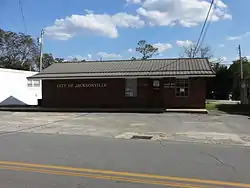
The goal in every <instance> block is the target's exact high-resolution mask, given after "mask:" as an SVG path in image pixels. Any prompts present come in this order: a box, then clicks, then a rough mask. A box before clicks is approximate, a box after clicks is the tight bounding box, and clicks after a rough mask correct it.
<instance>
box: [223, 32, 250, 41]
mask: <svg viewBox="0 0 250 188" xmlns="http://www.w3.org/2000/svg"><path fill="white" fill-rule="evenodd" d="M247 36H250V32H246V33H244V34H241V35H237V36H229V37H227V40H241V39H242V38H244V37H247Z"/></svg>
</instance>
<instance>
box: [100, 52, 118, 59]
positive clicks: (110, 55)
mask: <svg viewBox="0 0 250 188" xmlns="http://www.w3.org/2000/svg"><path fill="white" fill-rule="evenodd" d="M97 56H98V57H100V58H105V59H117V58H121V57H122V56H121V55H120V54H115V53H107V52H98V53H97Z"/></svg>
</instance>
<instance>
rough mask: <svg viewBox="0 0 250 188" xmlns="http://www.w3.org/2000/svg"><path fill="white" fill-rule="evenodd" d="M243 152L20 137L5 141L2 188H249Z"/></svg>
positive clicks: (249, 167)
mask: <svg viewBox="0 0 250 188" xmlns="http://www.w3.org/2000/svg"><path fill="white" fill-rule="evenodd" d="M249 174H250V150H249V149H248V148H246V147H240V146H223V145H204V144H187V143H180V142H169V141H168V142H167V141H165V142H159V141H145V140H119V139H112V138H101V137H90V136H69V135H55V134H51V135H46V134H32V133H19V134H15V135H9V136H6V135H5V136H4V135H2V136H1V135H0V187H3V188H34V187H36V188H85V187H88V188H89V187H93V188H96V187H105V188H112V187H122V188H124V187H133V188H134V187H135V188H137V187H138V188H140V187H141V188H142V187H146V188H147V187H197V188H198V187H199V188H204V187H206V188H207V187H250V178H249V177H250V176H249Z"/></svg>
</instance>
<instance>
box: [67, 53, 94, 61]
mask: <svg viewBox="0 0 250 188" xmlns="http://www.w3.org/2000/svg"><path fill="white" fill-rule="evenodd" d="M75 58H76V59H77V60H86V61H90V60H92V55H91V54H88V55H87V56H82V55H72V56H68V58H67V59H68V60H69V61H72V60H73V59H75Z"/></svg>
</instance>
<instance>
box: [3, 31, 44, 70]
mask: <svg viewBox="0 0 250 188" xmlns="http://www.w3.org/2000/svg"><path fill="white" fill-rule="evenodd" d="M38 52H39V50H38V45H37V43H36V40H34V39H33V38H32V37H31V36H29V35H25V34H23V33H15V32H11V31H4V30H2V29H0V67H3V68H12V69H21V70H30V69H33V66H34V64H35V61H36V59H37V55H38Z"/></svg>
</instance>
